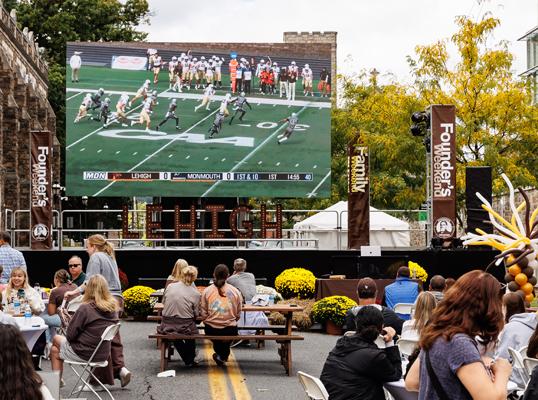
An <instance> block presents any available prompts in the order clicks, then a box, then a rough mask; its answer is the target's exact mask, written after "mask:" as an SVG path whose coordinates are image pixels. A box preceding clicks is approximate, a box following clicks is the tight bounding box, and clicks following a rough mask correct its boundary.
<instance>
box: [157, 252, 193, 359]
mask: <svg viewBox="0 0 538 400" xmlns="http://www.w3.org/2000/svg"><path fill="white" fill-rule="evenodd" d="M178 261H180V260H178ZM181 261H183V260H181ZM176 264H177V263H176ZM197 276H198V270H197V269H196V267H193V266H192V265H190V266H186V267H185V268H183V269H182V270H181V274H180V280H179V282H173V283H171V284H170V285H168V287H167V288H166V290H165V292H164V297H163V304H164V308H163V312H162V322H161V325H160V326H159V327H158V328H157V332H159V333H162V334H169V333H171V334H174V333H176V334H180V335H195V334H197V333H198V329H197V328H196V318H197V317H198V316H199V315H200V298H201V294H200V292H199V291H198V289H196V286H194V285H193V283H194V281H195V280H196V277H197ZM174 346H175V347H176V349H177V351H178V353H179V355H180V356H181V359H182V360H183V362H184V363H185V365H186V366H187V367H193V366H195V365H196V362H195V361H194V357H195V355H196V354H195V353H196V344H195V341H194V340H176V341H174Z"/></svg>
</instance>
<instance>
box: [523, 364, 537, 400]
mask: <svg viewBox="0 0 538 400" xmlns="http://www.w3.org/2000/svg"><path fill="white" fill-rule="evenodd" d="M533 399H538V367H534V369H533V370H532V374H531V380H530V381H529V384H528V385H527V390H525V394H524V395H523V400H533Z"/></svg>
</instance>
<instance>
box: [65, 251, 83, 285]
mask: <svg viewBox="0 0 538 400" xmlns="http://www.w3.org/2000/svg"><path fill="white" fill-rule="evenodd" d="M68 265H69V276H70V277H71V279H70V280H71V282H73V283H74V284H75V285H77V286H80V285H82V284H83V283H84V281H85V280H86V274H85V273H84V271H82V259H81V258H80V257H79V256H73V257H71V258H70V259H69V262H68Z"/></svg>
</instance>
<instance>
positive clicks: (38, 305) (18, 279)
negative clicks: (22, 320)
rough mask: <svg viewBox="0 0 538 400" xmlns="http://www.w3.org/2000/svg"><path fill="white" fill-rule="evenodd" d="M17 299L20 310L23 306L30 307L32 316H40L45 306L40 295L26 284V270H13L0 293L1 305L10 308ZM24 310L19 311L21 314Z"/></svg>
mask: <svg viewBox="0 0 538 400" xmlns="http://www.w3.org/2000/svg"><path fill="white" fill-rule="evenodd" d="M16 299H18V300H19V301H20V303H21V308H22V307H23V306H24V305H25V304H29V305H30V309H31V310H32V314H33V315H40V314H41V313H42V312H43V311H44V310H45V304H44V303H43V299H42V298H41V295H40V294H39V293H38V292H37V291H36V290H35V289H34V288H33V287H31V286H30V285H29V284H28V275H27V274H26V270H25V269H24V268H21V267H16V268H13V270H12V271H11V275H10V277H9V282H8V284H7V286H6V288H5V289H4V291H3V292H2V305H3V306H4V309H5V307H6V306H7V307H11V306H13V304H15V300H16ZM23 312H24V310H22V309H21V314H22V313H23Z"/></svg>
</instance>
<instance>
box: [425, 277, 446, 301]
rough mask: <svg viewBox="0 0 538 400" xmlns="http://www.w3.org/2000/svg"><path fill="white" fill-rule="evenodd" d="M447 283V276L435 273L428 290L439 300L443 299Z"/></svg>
mask: <svg viewBox="0 0 538 400" xmlns="http://www.w3.org/2000/svg"><path fill="white" fill-rule="evenodd" d="M445 287H446V283H445V278H443V277H442V276H441V275H434V276H433V277H432V278H431V279H430V287H429V289H428V291H429V292H430V293H431V294H433V295H434V296H435V300H437V301H438V302H439V301H441V300H443V296H444V293H443V292H444V291H445Z"/></svg>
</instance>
